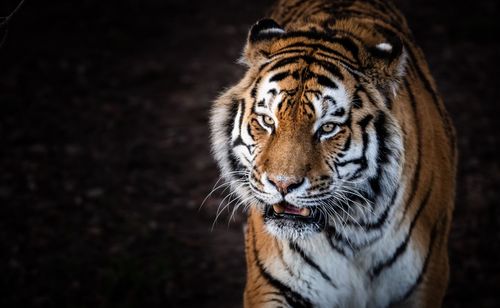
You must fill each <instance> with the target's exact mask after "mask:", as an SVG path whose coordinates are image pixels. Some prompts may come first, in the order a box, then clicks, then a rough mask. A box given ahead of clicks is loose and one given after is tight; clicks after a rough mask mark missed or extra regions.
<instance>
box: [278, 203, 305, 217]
mask: <svg viewBox="0 0 500 308" xmlns="http://www.w3.org/2000/svg"><path fill="white" fill-rule="evenodd" d="M273 209H274V212H276V213H278V214H283V213H284V214H292V215H300V216H304V217H307V216H309V214H310V213H311V210H310V209H308V208H305V207H304V208H300V207H295V206H293V205H291V204H289V203H286V202H282V203H278V204H275V205H273Z"/></svg>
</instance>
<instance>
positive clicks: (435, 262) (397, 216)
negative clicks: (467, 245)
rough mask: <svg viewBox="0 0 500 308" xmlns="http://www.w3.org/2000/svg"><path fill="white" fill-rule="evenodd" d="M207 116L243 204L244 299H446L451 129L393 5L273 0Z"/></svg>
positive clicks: (380, 303)
mask: <svg viewBox="0 0 500 308" xmlns="http://www.w3.org/2000/svg"><path fill="white" fill-rule="evenodd" d="M241 62H242V63H243V64H244V65H246V67H247V71H246V73H245V74H244V76H243V78H242V79H241V80H240V81H239V82H238V83H237V84H235V85H234V86H233V87H231V88H229V89H228V90H227V91H226V92H225V93H223V94H222V95H221V96H220V97H219V98H218V99H217V100H216V101H215V103H214V105H213V108H212V113H211V141H212V149H213V153H214V156H215V158H216V160H217V162H218V164H219V167H220V170H221V174H222V176H223V178H224V179H225V180H226V181H227V182H228V183H230V186H231V189H232V191H233V193H234V194H235V195H237V196H238V198H239V200H240V204H241V205H244V206H245V208H247V209H248V221H247V228H246V235H245V241H246V245H245V247H246V261H247V280H246V287H245V290H244V306H245V307H279V306H281V307H394V306H400V307H440V306H441V304H442V300H443V297H444V295H445V293H446V287H447V284H448V273H449V269H448V254H447V241H448V233H449V228H450V224H451V217H452V211H453V205H454V189H455V165H456V156H457V155H456V149H455V133H454V128H453V125H452V123H451V120H450V119H449V117H448V115H447V112H446V110H445V108H444V104H443V102H442V100H441V98H440V96H439V94H438V93H437V90H436V85H435V83H434V80H433V78H432V76H431V75H430V72H429V68H428V66H427V63H426V61H425V58H424V56H423V53H422V51H421V50H420V49H419V47H418V46H417V45H416V44H415V41H414V38H413V37H412V35H411V32H410V30H409V28H408V25H407V23H406V20H405V19H404V17H403V16H402V15H401V13H400V12H399V11H398V10H397V9H396V8H395V7H394V5H393V4H391V3H390V2H389V1H381V0H373V1H356V0H350V1H347V0H344V1H340V0H331V1H326V0H318V1H315V0H311V1H297V0H295V1H293V0H280V1H278V2H277V3H276V4H275V6H274V7H273V9H272V11H271V14H270V16H269V18H266V19H263V20H261V21H259V22H257V23H256V24H255V25H254V26H253V27H252V28H251V30H250V32H249V34H248V39H247V43H246V46H245V47H244V50H243V56H242V59H241Z"/></svg>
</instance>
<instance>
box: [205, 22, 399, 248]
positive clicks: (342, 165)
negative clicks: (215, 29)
mask: <svg viewBox="0 0 500 308" xmlns="http://www.w3.org/2000/svg"><path fill="white" fill-rule="evenodd" d="M259 35H260V37H259ZM307 39H309V41H308V44H307V45H305V44H300V42H301V41H302V40H304V38H303V37H300V35H299V37H297V38H296V39H295V38H294V37H287V34H286V33H285V32H284V30H283V29H281V28H279V26H278V25H277V24H276V23H274V22H273V21H269V20H266V21H264V22H260V23H258V24H257V25H256V26H254V28H253V29H252V31H251V32H250V35H249V44H248V45H247V47H246V50H245V54H246V61H247V63H248V65H249V70H248V72H247V74H246V76H245V78H244V79H243V80H242V81H241V82H240V84H238V85H237V86H235V87H234V88H233V89H231V90H229V91H228V92H227V93H225V94H224V95H223V96H222V97H221V98H219V100H218V102H217V103H216V105H215V108H214V109H213V113H212V123H211V124H212V141H213V149H214V153H215V156H216V158H217V160H218V162H219V165H220V167H221V169H222V173H223V175H224V176H225V178H226V180H228V181H229V182H231V184H232V189H233V190H234V191H235V193H236V194H238V196H239V197H240V199H241V204H245V205H248V206H253V207H256V208H258V209H259V210H260V211H261V212H262V215H263V216H264V221H265V226H266V229H267V231H268V232H270V233H271V234H273V235H275V236H277V237H279V238H285V239H298V238H306V237H308V236H310V235H311V234H313V233H317V232H320V231H321V230H323V229H325V228H336V229H339V231H340V229H342V230H343V231H344V232H348V228H346V226H347V225H348V224H349V223H358V224H359V223H360V222H366V223H368V222H371V218H373V217H375V214H374V212H375V211H376V209H375V208H374V207H373V205H374V204H375V203H376V202H377V201H380V200H378V199H382V200H384V199H390V197H391V196H390V195H391V192H392V191H393V190H394V186H395V185H396V183H397V182H398V180H399V178H400V173H401V165H402V162H401V159H400V158H401V154H402V151H403V145H402V142H401V139H402V138H401V129H400V128H399V127H398V125H397V123H396V121H395V120H394V117H393V116H392V115H391V112H390V110H389V108H388V107H387V104H388V103H387V101H388V99H387V97H388V95H391V93H389V92H390V89H391V87H393V85H392V84H391V81H392V79H391V78H396V77H397V76H396V75H397V71H398V70H400V66H401V63H400V62H401V61H402V59H401V58H402V57H401V53H402V51H399V53H398V54H397V55H395V56H394V55H391V54H385V57H386V58H384V59H382V60H381V61H386V62H387V63H385V65H386V66H390V65H392V66H393V71H394V73H393V75H391V76H386V83H383V82H382V81H381V80H380V79H383V77H380V76H379V77H378V78H377V79H373V78H371V77H370V76H369V75H368V74H367V72H366V71H362V70H361V69H360V68H359V67H357V66H355V65H354V63H356V61H359V58H360V57H362V58H363V57H365V58H369V57H373V56H371V55H369V54H368V51H366V50H361V48H360V47H356V46H347V47H346V46H345V45H344V44H345V42H342V40H341V39H339V40H338V42H336V41H334V40H332V42H330V43H331V45H332V46H331V47H330V48H331V49H330V48H317V47H309V46H318V45H319V42H316V43H318V44H314V43H315V42H314V38H307ZM321 45H322V46H325V45H326V46H328V44H326V43H325V42H321ZM379 47H380V48H379V50H378V52H380V53H382V54H383V53H384V52H386V53H391V52H392V51H393V50H392V49H394V46H393V45H391V44H389V43H382V44H379ZM329 53H330V54H329ZM356 58H358V59H356ZM368 61H372V62H373V59H372V58H369V59H368V60H367V62H368ZM393 62H394V63H393ZM376 64H378V63H375V64H374V65H376ZM377 69H378V70H379V71H380V69H379V68H377ZM388 89H389V91H388ZM338 226H343V228H339V227H338Z"/></svg>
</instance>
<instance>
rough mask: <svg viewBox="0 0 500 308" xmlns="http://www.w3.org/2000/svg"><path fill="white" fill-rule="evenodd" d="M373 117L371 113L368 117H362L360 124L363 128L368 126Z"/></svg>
mask: <svg viewBox="0 0 500 308" xmlns="http://www.w3.org/2000/svg"><path fill="white" fill-rule="evenodd" d="M372 119H373V116H372V115H371V114H369V115H367V116H366V117H364V118H362V119H361V120H359V121H358V125H359V126H360V127H361V129H363V130H364V129H366V126H367V125H368V124H369V123H370V121H371V120H372Z"/></svg>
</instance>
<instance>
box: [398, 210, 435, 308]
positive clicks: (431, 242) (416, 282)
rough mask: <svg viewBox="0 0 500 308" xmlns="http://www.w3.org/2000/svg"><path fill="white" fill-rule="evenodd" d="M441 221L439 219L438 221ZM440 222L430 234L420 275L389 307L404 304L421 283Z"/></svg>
mask: <svg viewBox="0 0 500 308" xmlns="http://www.w3.org/2000/svg"><path fill="white" fill-rule="evenodd" d="M440 220H441V219H440ZM439 222H440V221H438V222H436V223H435V224H434V226H433V227H432V230H431V233H430V239H429V247H428V248H427V254H426V256H425V259H424V264H423V266H422V269H421V270H420V273H419V274H418V277H417V279H416V280H415V282H414V283H413V285H411V287H410V288H409V289H408V290H407V291H406V293H405V294H404V295H403V297H401V298H400V299H398V300H396V301H393V302H391V303H390V304H389V307H394V306H395V305H397V304H399V303H402V302H404V301H405V300H406V299H408V297H410V295H411V294H412V293H413V292H414V291H415V289H416V288H417V287H418V286H419V285H420V283H421V282H422V280H423V278H424V275H425V273H426V272H427V266H428V265H429V261H430V258H431V256H432V251H433V249H434V243H435V242H436V236H437V233H438V232H437V231H438V230H437V229H438V223H439Z"/></svg>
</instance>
